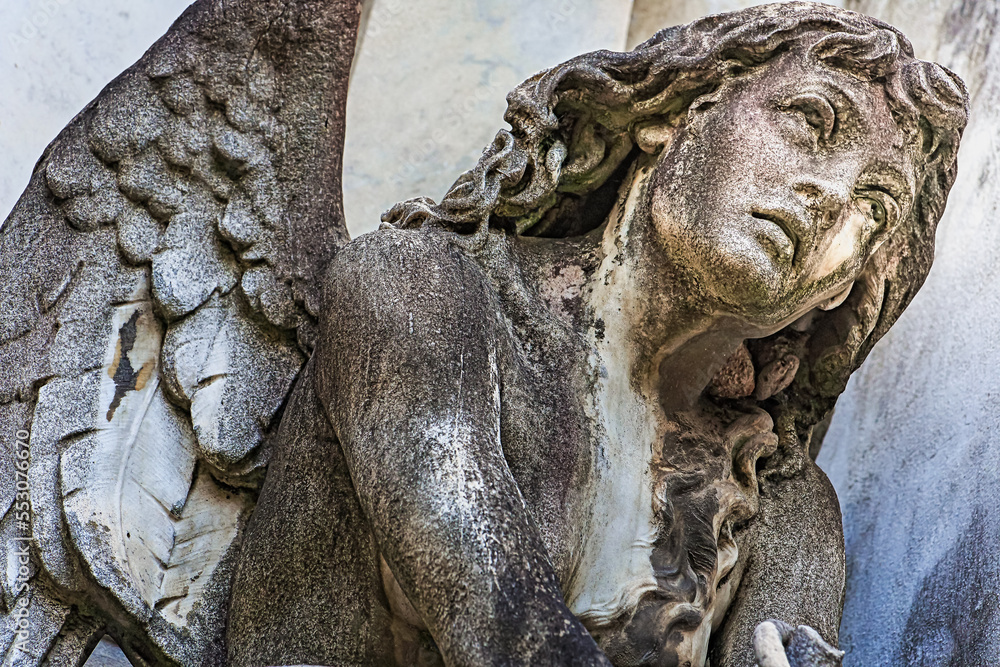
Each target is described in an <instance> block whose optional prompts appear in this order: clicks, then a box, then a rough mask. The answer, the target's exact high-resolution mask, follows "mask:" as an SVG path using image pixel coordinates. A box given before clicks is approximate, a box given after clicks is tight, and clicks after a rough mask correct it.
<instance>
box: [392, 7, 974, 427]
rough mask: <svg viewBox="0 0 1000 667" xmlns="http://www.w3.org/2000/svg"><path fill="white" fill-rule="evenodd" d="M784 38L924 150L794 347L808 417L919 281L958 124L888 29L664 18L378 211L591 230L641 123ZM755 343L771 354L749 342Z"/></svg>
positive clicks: (961, 102) (961, 107)
mask: <svg viewBox="0 0 1000 667" xmlns="http://www.w3.org/2000/svg"><path fill="white" fill-rule="evenodd" d="M796 48H805V49H806V50H807V51H808V54H809V57H810V58H812V59H813V60H814V61H815V62H816V64H817V66H825V67H833V68H838V69H843V70H845V71H848V72H850V73H852V74H854V75H857V76H861V77H865V78H867V79H869V80H871V81H872V82H875V83H880V84H882V85H883V86H884V88H885V91H886V95H887V99H888V102H889V106H890V109H891V111H892V113H893V115H894V117H895V119H896V121H897V123H898V124H899V126H900V127H901V128H902V129H903V130H904V131H905V132H906V133H907V134H908V135H909V136H910V137H911V139H912V141H913V142H914V143H915V144H916V145H917V146H919V154H920V155H921V156H922V159H921V160H919V161H918V162H919V163H918V164H917V165H916V167H917V196H916V197H915V200H914V203H913V205H912V208H911V211H910V216H909V221H907V222H904V224H902V225H900V228H899V229H898V230H897V231H896V232H895V233H894V235H893V237H892V238H890V239H889V240H887V241H886V242H885V243H884V244H883V245H882V246H881V247H880V249H879V250H878V251H877V252H876V254H875V256H873V257H872V258H871V260H870V261H869V264H868V268H867V269H866V270H865V272H864V274H863V276H862V277H861V278H860V279H859V281H858V284H857V285H856V287H855V289H854V290H853V292H852V295H851V297H850V299H849V300H848V302H847V303H845V304H844V306H841V307H840V308H838V309H836V310H834V311H832V312H831V313H829V314H825V315H824V316H823V317H822V318H818V319H820V320H821V321H820V322H817V324H816V325H815V326H814V327H813V328H812V330H813V331H815V332H817V333H820V332H821V333H822V335H817V336H810V340H808V341H806V342H807V343H808V344H807V345H806V346H805V347H806V348H807V349H805V350H804V354H805V356H806V357H807V358H803V359H801V361H802V370H803V371H805V374H803V373H802V372H800V373H799V376H797V378H796V382H795V383H793V386H792V387H790V388H789V391H786V392H785V393H786V394H787V398H789V399H791V400H792V401H793V402H794V403H797V404H798V407H799V410H798V412H799V413H800V419H799V420H797V421H800V424H799V425H800V426H802V427H811V425H812V424H815V423H816V422H817V421H819V420H820V419H822V417H823V416H824V415H825V414H826V412H828V411H829V409H830V408H831V407H832V405H833V401H834V400H835V399H836V397H837V396H838V395H839V394H840V393H841V392H842V391H843V388H844V386H845V385H846V382H847V378H848V377H849V376H850V374H851V373H852V372H853V371H854V370H855V369H856V368H857V367H858V365H860V363H861V361H862V360H863V359H864V357H865V356H867V354H868V352H869V351H870V350H871V347H872V345H874V343H875V342H876V341H877V340H878V339H879V338H880V337H881V336H882V335H883V334H884V333H885V332H886V331H887V330H888V328H889V327H890V326H891V325H892V323H893V322H895V320H896V319H897V317H898V316H899V314H900V313H901V312H902V310H903V309H904V308H905V307H906V305H907V304H908V303H909V302H910V300H911V299H912V297H913V295H914V294H915V293H916V291H917V289H918V288H919V287H920V285H921V284H922V283H923V281H924V278H925V277H926V275H927V272H928V270H929V269H930V264H931V261H932V259H933V252H934V233H935V229H936V226H937V222H938V220H939V218H940V217H941V214H942V212H943V210H944V204H945V200H946V198H947V195H948V191H949V190H950V188H951V185H952V183H953V182H954V179H955V173H956V154H957V152H958V144H959V140H960V138H961V133H962V130H963V129H964V127H965V122H966V118H967V94H966V91H965V86H964V84H963V83H962V81H961V80H960V79H959V78H958V77H957V76H955V75H954V74H953V73H951V72H950V71H948V70H947V69H945V68H943V67H941V66H939V65H937V64H934V63H929V62H925V61H921V60H917V59H916V58H914V56H913V47H912V46H911V44H910V42H909V41H908V40H907V39H906V37H905V36H904V35H903V34H902V33H900V32H899V31H898V30H896V29H895V28H893V27H892V26H890V25H888V24H886V23H883V22H881V21H878V20H876V19H873V18H870V17H868V16H864V15H862V14H858V13H855V12H851V11H848V10H844V9H840V8H837V7H832V6H829V5H821V4H814V3H810V2H793V3H787V4H774V5H764V6H758V7H752V8H749V9H745V10H742V11H737V12H732V13H728V14H720V15H716V16H709V17H706V18H703V19H700V20H698V21H695V22H693V23H690V24H688V25H685V26H678V27H672V28H667V29H665V30H662V31H660V32H658V33H657V34H655V35H654V36H653V37H652V38H651V39H649V40H648V41H646V42H645V43H643V44H641V45H639V46H638V47H636V48H635V49H634V50H633V51H630V52H626V53H619V52H614V51H596V52H593V53H589V54H585V55H582V56H579V57H576V58H573V59H572V60H569V61H567V62H565V63H563V64H562V65H558V66H556V67H554V68H552V69H549V70H545V71H543V72H540V73H539V74H537V75H535V76H533V77H532V78H530V79H528V80H527V81H525V82H524V83H522V84H521V85H520V86H518V87H517V88H515V89H514V90H513V91H512V92H511V93H510V94H509V95H508V96H507V101H508V108H507V112H506V114H505V115H504V119H505V120H506V121H507V122H508V123H509V124H510V126H511V129H510V130H501V131H500V132H498V133H497V136H496V138H495V139H494V141H493V143H492V144H491V145H490V146H489V147H488V148H487V149H486V150H485V151H484V153H483V155H482V157H481V158H480V160H479V163H478V164H477V165H476V166H475V167H474V168H473V169H471V170H470V171H468V172H466V173H464V174H462V175H461V176H460V177H459V178H458V180H457V181H456V182H455V184H454V185H452V187H451V188H450V189H449V190H448V192H447V194H446V195H445V197H444V199H443V200H442V201H441V203H440V204H435V203H434V202H433V201H431V200H430V199H427V198H418V199H412V200H409V201H406V202H402V203H400V204H397V205H396V206H394V207H393V208H392V209H390V210H389V211H388V212H387V213H386V214H384V216H383V220H384V221H385V222H388V223H391V224H393V225H395V226H397V227H402V228H408V227H418V226H423V225H432V226H437V227H442V228H445V229H449V230H452V231H454V232H457V233H460V234H468V235H472V236H482V235H485V233H486V232H487V230H488V228H490V227H499V228H505V229H508V230H511V231H513V232H515V233H518V234H525V235H533V236H547V237H564V236H572V235H577V234H582V233H586V232H588V231H591V229H593V228H594V227H596V226H598V225H599V224H601V223H602V222H603V218H601V217H599V216H593V215H591V216H590V217H589V218H588V216H586V215H585V214H584V213H583V212H586V211H588V210H590V211H593V210H594V209H601V207H600V204H599V203H598V202H597V201H596V200H597V199H598V198H599V197H601V192H602V190H607V187H606V186H608V185H613V184H614V183H613V181H614V177H615V175H616V174H617V175H619V177H620V175H621V174H622V173H623V172H624V167H625V166H627V164H628V162H629V160H630V156H632V157H634V155H635V152H634V149H635V147H636V137H637V136H640V135H641V133H642V131H643V129H644V128H646V127H655V126H658V125H663V124H664V123H667V124H672V125H677V124H680V123H683V122H684V120H685V118H686V116H687V111H688V109H689V107H690V106H691V105H692V103H693V102H694V101H695V100H696V99H697V98H699V97H701V96H702V95H706V94H709V93H711V92H713V91H714V90H716V89H717V88H718V87H719V86H720V85H721V84H722V83H723V81H725V80H727V79H731V78H732V77H734V76H739V75H741V74H744V73H747V72H749V71H751V70H753V69H755V68H757V67H760V66H763V65H765V64H766V63H767V62H768V61H769V60H770V59H772V58H774V57H776V56H778V55H780V54H781V53H784V52H787V51H790V50H793V49H796ZM609 182H610V183H609ZM602 186H605V187H604V188H602ZM605 196H606V193H605ZM603 210H605V211H606V210H607V209H606V208H604V209H603ZM581 218H584V220H583V221H582V222H581ZM800 342H801V341H800ZM798 347H801V345H800V346H798ZM756 352H757V354H755V357H756V356H760V355H761V354H762V355H763V356H764V357H766V356H768V353H767V351H766V350H764V349H763V348H761V346H759V345H758V346H757V349H756ZM765 361H766V359H765Z"/></svg>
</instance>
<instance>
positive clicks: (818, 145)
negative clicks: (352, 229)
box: [0, 0, 966, 667]
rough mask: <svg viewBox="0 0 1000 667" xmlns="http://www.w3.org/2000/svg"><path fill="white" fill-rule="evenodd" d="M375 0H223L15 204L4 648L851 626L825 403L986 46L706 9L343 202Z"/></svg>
mask: <svg viewBox="0 0 1000 667" xmlns="http://www.w3.org/2000/svg"><path fill="white" fill-rule="evenodd" d="M357 18H358V7H357V5H356V3H354V2H347V1H340V0H330V1H328V2H311V1H305V0H302V1H293V2H278V1H277V0H274V1H272V0H243V1H241V2H234V3H224V4H220V3H217V2H210V1H209V0H199V2H196V3H195V4H194V5H192V7H191V8H190V9H189V10H188V11H187V12H186V13H185V14H184V16H183V17H182V18H181V19H180V20H179V21H178V23H177V24H176V25H175V26H174V27H173V28H172V29H171V31H170V32H169V33H168V34H167V35H166V36H165V37H164V38H163V39H162V40H161V41H160V42H158V43H157V44H156V45H154V47H153V48H152V49H151V50H150V51H149V52H148V53H147V54H146V55H145V56H144V57H143V58H142V60H140V61H139V62H138V63H137V64H136V65H135V66H134V67H132V68H130V69H129V70H128V71H127V72H125V73H124V74H123V75H122V76H121V77H119V78H118V79H116V80H115V81H114V82H112V84H110V85H109V87H108V88H107V89H106V90H105V91H104V92H103V93H102V94H101V96H100V97H99V98H98V99H97V100H96V101H95V102H94V104H92V105H91V106H89V107H88V108H87V109H86V110H85V111H84V112H83V113H81V115H80V116H79V117H77V119H75V120H74V121H73V123H71V124H70V126H69V127H67V128H66V130H64V132H63V133H61V134H60V136H59V137H58V138H57V139H56V140H55V142H53V144H52V145H51V146H50V148H49V149H48V151H46V154H45V155H44V156H43V157H42V159H41V160H40V161H39V164H38V167H37V169H36V171H35V173H34V175H33V178H32V181H31V184H30V185H29V188H28V190H27V191H26V192H25V194H24V196H23V197H22V199H21V201H20V202H19V204H18V205H17V207H16V208H15V210H14V212H13V213H12V215H11V217H10V218H9V219H8V221H7V223H6V224H5V225H4V227H3V229H2V232H0V263H2V273H0V275H2V276H3V279H4V281H5V283H4V287H5V289H4V290H3V293H2V294H0V301H2V304H0V305H2V306H3V307H2V308H0V355H2V357H0V358H2V359H3V360H5V364H4V367H5V368H8V369H13V370H8V371H7V372H5V373H4V374H3V375H0V380H2V382H0V399H2V400H0V414H3V416H4V419H5V422H6V423H7V425H8V432H11V433H14V432H17V433H25V434H28V435H30V438H28V439H27V440H26V442H27V443H28V444H26V445H25V447H30V451H31V454H30V464H29V465H28V470H27V472H25V473H24V474H25V476H26V478H27V481H28V483H29V486H30V497H31V514H30V522H28V523H27V524H25V523H24V522H21V523H19V521H20V520H18V519H16V516H17V513H16V512H14V511H10V509H9V508H10V507H12V506H13V505H12V502H13V499H12V498H10V499H9V498H7V497H6V496H0V500H2V501H3V502H5V503H6V505H4V506H2V507H0V510H3V511H4V512H6V513H5V514H3V515H2V518H0V534H2V535H4V536H7V537H10V536H14V535H20V533H19V532H18V531H21V532H25V533H26V534H27V533H30V535H31V537H30V539H31V541H32V543H33V545H34V546H33V547H32V551H31V567H30V568H29V571H28V574H27V575H25V576H24V577H21V578H20V579H18V578H13V579H12V578H11V577H9V576H8V577H7V578H5V579H4V580H3V581H2V582H0V583H2V587H0V589H2V594H3V595H2V597H0V608H2V609H3V610H4V611H5V612H7V616H5V620H3V622H2V623H3V624H2V625H0V640H3V643H2V644H0V649H2V650H3V651H5V652H6V653H4V660H5V661H6V662H5V664H6V663H7V662H9V663H12V664H28V665H41V664H49V663H52V662H58V661H68V662H73V661H76V662H79V660H80V659H81V658H82V657H85V654H86V653H87V651H88V650H90V649H91V648H92V647H93V645H94V643H95V642H96V641H97V640H98V639H99V638H100V637H101V636H103V635H104V634H105V633H107V634H110V635H111V636H113V637H114V638H115V639H116V640H117V642H118V643H119V644H120V645H121V647H122V649H123V650H124V651H125V653H126V655H128V657H129V659H130V660H132V661H133V662H134V663H135V664H163V665H189V664H203V665H229V666H232V667H244V666H246V667H250V666H256V665H262V664H271V665H279V664H317V665H318V664H328V665H334V664H362V665H382V664H400V665H412V664H446V665H487V664H498V665H499V664H503V665H522V664H523V665H550V664H551V665H557V664H566V665H609V664H613V665H619V666H622V667H625V666H638V665H679V664H690V665H704V664H706V662H707V661H708V660H711V664H712V665H723V666H726V667H736V666H741V667H742V666H746V667H750V665H752V664H754V662H755V661H761V664H788V662H789V661H791V664H793V665H796V666H797V665H799V664H803V665H804V664H807V663H805V662H802V660H805V658H803V657H802V656H809V655H812V656H820V655H821V656H823V658H822V659H823V660H826V661H827V663H829V664H836V662H837V661H838V660H839V656H840V654H839V652H838V651H837V650H836V649H835V648H833V647H832V646H828V645H827V644H826V642H830V643H832V644H835V643H836V633H837V627H838V624H839V620H840V614H841V594H842V590H843V574H844V572H843V568H844V562H843V537H842V532H841V527H840V515H839V510H838V509H837V502H836V497H835V494H834V493H833V490H832V488H830V486H829V483H828V482H827V481H826V478H825V476H824V475H823V473H822V472H821V471H820V470H819V469H818V468H817V467H816V466H815V464H814V462H813V458H814V454H815V452H814V449H815V447H816V444H815V443H813V442H811V439H812V430H813V427H814V426H815V425H816V424H817V423H818V422H819V421H820V420H822V419H823V417H824V416H825V415H826V414H828V413H829V411H830V410H831V409H832V406H833V403H834V401H835V400H836V397H837V395H838V394H839V393H840V392H841V391H842V390H843V387H844V384H845V383H846V381H847V378H848V377H849V375H850V373H851V372H852V371H853V370H854V369H855V368H857V366H858V364H860V363H861V361H862V360H863V359H864V356H865V355H866V354H867V352H868V350H870V349H871V345H873V344H874V342H875V341H876V340H877V339H878V338H879V337H880V336H882V335H883V334H884V333H885V331H886V330H887V329H888V327H889V326H890V325H891V324H892V323H893V322H894V321H895V319H896V317H898V315H899V313H900V312H901V311H902V309H903V308H905V306H906V304H907V303H908V302H909V299H910V298H912V295H913V293H914V292H915V290H916V289H917V288H918V287H919V285H920V283H921V282H922V281H923V278H924V276H925V275H926V273H927V270H928V269H929V266H930V261H931V257H932V253H933V237H934V228H935V225H936V223H937V220H938V219H939V218H940V215H941V213H942V210H943V207H944V203H945V199H946V197H947V193H948V189H949V188H950V186H951V183H952V181H953V179H954V176H955V155H956V152H957V147H958V141H959V138H960V135H961V131H962V128H963V127H964V123H965V113H966V112H965V99H966V95H965V90H964V87H963V84H962V83H961V81H959V80H958V79H957V77H955V76H954V75H953V74H951V73H950V72H947V71H946V70H944V69H943V68H940V67H938V66H937V65H934V64H932V63H925V62H922V61H919V60H916V59H915V58H914V57H913V52H912V48H911V47H910V45H909V43H908V42H907V41H906V38H905V37H903V36H902V35H901V34H899V33H898V32H897V31H895V30H894V29H893V28H891V27H890V26H887V25H885V24H883V23H880V22H878V21H876V20H874V19H870V18H867V17H864V16H861V15H858V14H855V13H852V12H848V11H845V10H841V9H837V8H833V7H829V6H826V5H820V4H813V3H802V2H793V3H787V4H781V5H768V6H763V7H755V8H752V9H748V10H744V11H741V12H736V13H732V14H724V15H719V16H714V17H708V18H705V19H702V20H700V21H696V22H694V23H692V24H690V25H687V26H680V27H675V28H670V29H667V30H664V31H662V32H660V33H657V35H655V36H653V37H652V38H651V39H650V40H649V41H647V42H646V43H644V44H642V45H640V46H639V47H637V48H636V49H635V50H634V51H631V52H628V53H613V52H606V51H603V52H596V53H591V54H585V55H583V56H580V57H578V58H574V59H573V60H570V61H568V62H566V63H563V64H562V65H557V66H556V67H553V68H552V69H549V70H546V71H544V72H541V73H539V74H538V75H536V76H534V77H532V78H531V79H529V80H528V81H526V82H525V83H524V84H522V85H521V86H519V87H518V88H517V89H515V90H514V91H513V92H512V93H511V94H510V96H509V97H508V101H509V108H508V112H507V114H506V117H505V118H506V120H507V121H508V123H509V124H510V126H511V129H510V130H501V131H500V132H499V133H498V134H497V137H496V139H495V141H494V142H493V143H492V144H491V145H490V146H488V147H487V148H486V150H485V151H484V153H483V156H482V158H481V159H480V162H479V163H478V165H477V166H476V167H475V168H473V169H472V170H470V171H469V172H467V173H465V174H462V175H461V176H459V178H458V180H457V181H456V182H455V184H454V185H453V186H452V188H451V189H450V190H449V191H448V192H447V193H446V195H445V196H444V198H443V199H442V200H441V202H440V203H435V202H434V201H432V200H430V199H426V198H421V199H416V200H411V201H407V202H402V203H400V204H398V205H396V206H395V207H393V209H392V210H390V211H389V212H388V213H386V214H385V216H384V218H383V219H384V224H383V225H382V227H381V228H380V229H379V230H377V231H375V232H373V233H371V234H367V235H364V236H362V237H359V238H358V239H355V240H353V241H349V240H348V236H347V233H346V227H345V225H344V220H343V213H342V206H341V192H340V182H339V178H340V168H341V155H342V148H343V131H344V99H345V95H346V84H347V78H348V74H349V71H350V62H351V57H352V54H353V36H354V33H355V31H356V28H357ZM19 437H20V436H19ZM811 454H812V455H813V456H811ZM0 465H2V466H4V468H3V469H4V470H7V468H10V469H11V470H14V469H15V468H14V467H13V462H10V461H7V460H6V459H2V458H0ZM8 501H9V502H8ZM26 539H27V538H26ZM8 571H11V570H10V569H9V568H8ZM13 571H17V570H13ZM804 571H808V572H810V573H812V574H811V575H810V576H809V577H805V578H803V577H797V576H796V575H795V573H797V572H804ZM24 624H29V625H30V626H31V627H32V628H34V629H35V630H34V631H33V632H34V634H31V635H30V637H23V638H22V637H21V635H20V634H19V633H20V630H19V628H20V627H21V626H23V625H24ZM789 624H791V625H789ZM29 640H30V641H29ZM782 661H785V662H782ZM827 663H823V664H827ZM808 664H817V663H808Z"/></svg>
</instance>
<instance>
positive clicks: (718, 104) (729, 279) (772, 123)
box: [652, 50, 919, 327]
mask: <svg viewBox="0 0 1000 667" xmlns="http://www.w3.org/2000/svg"><path fill="white" fill-rule="evenodd" d="M918 160H919V155H918V154H917V147H916V146H914V145H913V142H911V141H910V140H909V138H908V136H907V133H906V132H905V131H904V129H903V128H901V127H900V125H899V124H898V123H897V122H896V120H895V119H894V118H893V115H892V111H891V109H890V107H889V104H888V102H887V100H886V96H885V94H884V87H883V86H882V84H881V83H878V82H871V81H866V80H864V79H859V78H858V77H857V76H856V75H854V74H852V73H849V72H845V71H843V70H838V69H836V68H833V67H830V66H826V65H824V64H822V62H821V61H818V59H815V58H810V57H809V54H808V53H803V52H802V51H801V50H800V51H791V52H789V53H787V54H783V55H781V56H778V57H777V58H776V59H775V60H774V61H773V62H771V63H770V64H768V65H767V66H766V67H762V68H760V69H758V70H757V71H754V72H752V73H748V74H746V75H744V76H741V77H738V78H735V79H733V80H732V81H730V82H727V83H725V84H723V85H722V86H721V87H720V88H719V89H718V90H716V91H715V92H713V93H711V94H710V95H706V96H704V97H703V98H701V99H699V100H698V101H696V102H695V104H694V105H693V107H692V109H691V110H690V111H689V114H688V122H687V123H686V124H685V125H684V127H683V128H682V129H680V130H678V136H676V137H675V138H673V140H672V143H671V147H670V150H669V151H668V152H667V154H666V155H665V156H664V158H663V159H662V160H661V162H660V163H659V164H658V165H657V167H656V171H655V172H654V174H653V176H652V179H653V185H652V188H653V195H652V197H653V202H652V215H653V219H654V221H655V224H656V226H657V230H658V232H659V234H660V235H661V236H662V239H663V243H664V246H665V251H666V252H667V253H668V254H669V255H670V257H671V259H672V262H673V263H674V264H676V265H678V266H679V268H680V269H681V270H682V271H683V272H685V273H687V274H690V276H691V279H693V280H698V281H699V282H700V283H701V284H703V285H704V286H705V287H704V289H705V291H706V292H707V293H708V295H709V296H710V298H712V299H713V300H715V301H717V303H718V304H719V305H720V307H722V308H729V309H732V310H733V311H734V312H736V313H738V314H740V315H741V316H743V317H745V318H747V319H748V320H751V321H754V322H759V323H760V324H761V325H762V326H772V327H773V326H774V325H775V324H776V323H785V324H787V323H788V321H789V319H790V318H796V317H798V316H801V315H803V314H804V313H805V312H806V311H808V310H810V309H812V308H814V307H817V306H821V307H823V308H825V309H830V308H832V307H835V306H836V305H839V304H840V303H841V302H843V300H844V299H845V298H846V297H847V295H848V293H849V292H850V289H851V286H852V284H853V282H854V280H855V279H856V278H857V276H858V275H859V274H860V272H861V271H862V269H863V268H864V267H865V265H866V264H867V262H868V260H869V258H870V257H871V256H872V254H873V253H874V252H875V251H876V250H877V249H878V248H879V246H880V245H881V244H882V243H883V242H884V241H885V240H886V239H887V238H888V237H889V236H891V235H892V234H893V233H895V231H896V229H897V227H898V226H900V225H905V224H906V223H907V220H908V219H909V217H910V209H911V206H912V203H913V200H914V198H915V196H916V194H917V193H916V178H917V173H916V171H917V163H918Z"/></svg>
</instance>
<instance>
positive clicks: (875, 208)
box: [857, 190, 898, 231]
mask: <svg viewBox="0 0 1000 667" xmlns="http://www.w3.org/2000/svg"><path fill="white" fill-rule="evenodd" d="M857 203H858V208H860V209H861V212H862V213H863V214H864V215H865V217H866V218H868V219H869V220H871V222H872V229H873V230H874V231H882V230H883V229H885V228H886V227H888V226H889V225H890V224H891V223H892V221H893V220H894V218H895V216H896V214H897V209H898V205H897V204H896V200H895V199H893V198H892V196H891V195H889V194H888V193H885V192H882V191H881V190H866V191H864V192H863V193H861V194H860V195H858V196H857Z"/></svg>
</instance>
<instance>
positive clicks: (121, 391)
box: [107, 310, 153, 421]
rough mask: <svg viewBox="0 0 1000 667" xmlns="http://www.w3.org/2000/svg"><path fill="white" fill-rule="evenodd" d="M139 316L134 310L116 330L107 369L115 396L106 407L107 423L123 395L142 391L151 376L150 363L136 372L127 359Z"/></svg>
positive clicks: (151, 366) (133, 344) (133, 341)
mask: <svg viewBox="0 0 1000 667" xmlns="http://www.w3.org/2000/svg"><path fill="white" fill-rule="evenodd" d="M141 315H142V310H136V311H135V312H134V313H132V317H130V318H129V320H128V322H125V324H123V325H122V326H121V328H120V329H119V330H118V342H117V343H116V344H115V358H114V361H112V362H111V366H110V367H109V368H108V376H109V377H110V378H111V379H112V380H114V383H115V396H114V398H113V399H111V405H110V406H108V415H107V417H108V421H111V420H112V419H113V418H114V416H115V411H116V410H117V409H118V406H119V405H121V402H122V399H123V398H125V394H127V393H128V392H130V391H142V389H143V387H145V386H146V383H147V382H148V381H149V377H150V376H151V375H152V374H153V362H152V361H149V362H146V363H145V364H144V365H143V366H142V368H140V369H139V371H138V372H137V371H136V370H135V369H134V368H133V367H132V361H131V359H129V352H131V351H132V349H133V348H134V347H135V341H136V336H137V324H138V322H139V317H140V316H141Z"/></svg>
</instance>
